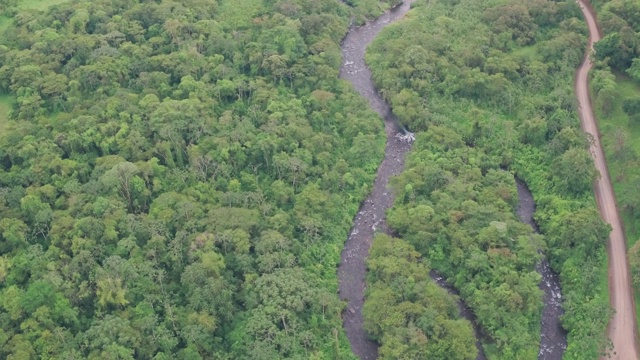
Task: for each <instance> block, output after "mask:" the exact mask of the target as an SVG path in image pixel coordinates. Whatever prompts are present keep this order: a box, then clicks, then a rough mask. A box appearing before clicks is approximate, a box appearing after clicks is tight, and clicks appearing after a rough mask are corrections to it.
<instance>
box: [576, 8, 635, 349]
mask: <svg viewBox="0 0 640 360" xmlns="http://www.w3.org/2000/svg"><path fill="white" fill-rule="evenodd" d="M578 3H579V4H580V8H581V9H582V13H583V14H584V17H585V20H586V22H587V26H588V27H589V51H587V55H585V59H584V61H583V62H582V65H580V68H578V72H577V74H576V82H575V91H576V96H577V97H578V102H579V104H580V108H579V110H578V113H579V115H580V122H581V124H582V129H583V130H584V131H585V132H587V133H589V134H591V136H593V140H594V141H593V142H592V144H591V148H590V150H591V155H592V156H593V159H594V162H595V165H596V168H597V169H598V171H600V175H601V177H600V179H598V180H597V181H596V183H595V186H594V188H595V189H594V190H595V195H596V201H597V202H598V207H599V208H600V214H601V215H602V218H603V219H604V220H605V221H606V222H607V223H609V224H611V227H612V230H611V234H610V235H609V246H608V251H609V297H610V302H611V306H612V307H613V308H614V310H615V314H614V315H613V318H612V319H611V321H610V323H609V337H610V338H611V341H612V342H613V352H612V354H611V355H612V356H611V357H610V359H620V360H637V359H638V350H637V349H638V346H637V343H636V338H637V336H636V329H637V327H636V312H635V304H634V301H633V290H632V287H631V280H630V275H629V265H628V263H627V247H626V243H625V238H624V232H623V230H622V225H621V222H620V217H619V215H618V209H617V207H616V199H615V196H614V194H613V188H612V187H611V179H610V178H609V170H608V169H607V162H606V159H605V157H604V153H603V151H602V146H601V145H600V136H599V134H598V126H597V124H596V120H595V117H594V115H593V110H592V109H591V102H590V99H589V88H588V73H589V70H590V69H591V66H592V64H591V61H590V60H589V53H590V50H592V49H593V44H594V43H595V42H596V41H598V40H599V39H600V31H599V29H598V25H597V23H596V19H595V15H594V12H593V9H592V8H591V5H590V4H589V3H588V2H587V0H579V1H578Z"/></svg>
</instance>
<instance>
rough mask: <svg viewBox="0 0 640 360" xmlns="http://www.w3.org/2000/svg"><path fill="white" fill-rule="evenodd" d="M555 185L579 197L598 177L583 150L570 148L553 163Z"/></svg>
mask: <svg viewBox="0 0 640 360" xmlns="http://www.w3.org/2000/svg"><path fill="white" fill-rule="evenodd" d="M553 169H554V178H555V181H556V184H557V185H558V186H559V187H560V188H561V189H562V191H564V192H566V193H567V194H573V195H580V194H582V193H584V192H585V191H588V190H590V189H591V187H592V186H593V182H594V181H595V180H596V179H597V178H598V176H600V175H599V174H598V171H597V170H596V169H595V166H594V165H593V159H591V156H590V155H589V153H588V152H587V151H586V150H584V149H579V148H575V147H572V148H570V149H569V150H567V151H565V152H564V154H562V155H561V156H560V157H558V158H556V160H555V161H554V163H553Z"/></svg>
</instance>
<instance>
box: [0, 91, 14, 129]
mask: <svg viewBox="0 0 640 360" xmlns="http://www.w3.org/2000/svg"><path fill="white" fill-rule="evenodd" d="M12 106H13V96H11V95H2V96H0V133H3V132H4V129H6V128H7V125H8V124H9V116H8V115H9V111H10V110H11V107H12Z"/></svg>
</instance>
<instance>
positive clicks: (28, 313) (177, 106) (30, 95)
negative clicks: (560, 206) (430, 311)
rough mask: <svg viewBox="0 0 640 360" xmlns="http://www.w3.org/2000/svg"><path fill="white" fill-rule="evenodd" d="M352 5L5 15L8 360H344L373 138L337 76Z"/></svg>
mask: <svg viewBox="0 0 640 360" xmlns="http://www.w3.org/2000/svg"><path fill="white" fill-rule="evenodd" d="M358 3H362V4H360V6H359V7H358V8H356V10H351V9H350V8H349V7H348V6H346V5H344V4H341V3H339V2H338V1H335V0H246V1H240V2H238V1H235V0H183V1H171V0H158V1H151V0H92V1H77V0H75V1H70V2H67V3H63V4H58V5H54V6H51V7H50V8H48V9H47V10H46V11H40V10H33V9H23V8H20V7H15V6H14V5H16V3H15V2H13V3H11V2H3V5H5V6H4V7H3V11H4V12H5V15H6V16H8V17H11V18H12V19H13V21H11V22H10V24H8V25H7V28H6V29H5V30H4V36H3V38H2V39H1V40H0V91H1V92H2V93H3V94H4V97H3V99H8V101H7V103H8V104H9V103H10V104H12V105H11V106H12V108H11V111H10V114H9V115H10V116H9V117H8V118H7V119H3V120H2V124H1V128H2V129H4V131H3V132H2V134H0V219H1V220H0V358H6V359H15V360H17V359H33V358H42V359H133V358H135V359H151V358H153V359H246V358H252V359H256V360H258V359H282V358H290V359H340V358H342V359H348V358H352V355H350V351H349V347H348V344H347V343H346V338H345V337H344V335H343V331H342V329H341V318H340V312H341V311H342V308H343V304H342V303H341V302H340V301H339V300H338V296H337V295H336V288H337V281H336V270H335V266H336V263H337V261H338V260H339V254H340V250H341V248H342V244H343V243H344V241H345V239H346V237H347V232H348V230H349V228H350V226H351V220H352V217H353V216H354V214H355V212H356V210H357V208H358V206H359V203H360V201H361V200H362V199H363V197H364V196H365V195H366V194H367V193H368V191H369V189H370V186H371V184H372V182H373V178H374V172H375V169H376V168H377V166H378V164H379V162H380V160H381V158H382V155H383V147H384V132H383V123H382V121H381V119H380V118H379V117H378V116H377V115H375V113H373V112H372V111H369V110H368V107H367V103H366V102H365V100H363V99H361V98H360V97H359V96H356V95H355V92H354V91H353V90H352V88H351V87H350V86H348V85H347V83H346V82H344V81H341V80H338V69H339V66H340V63H341V56H340V48H339V42H340V41H341V39H342V37H343V36H344V34H345V32H346V30H347V28H348V25H349V23H350V19H351V17H352V16H353V15H358V16H360V17H362V16H364V15H362V14H365V13H368V12H372V11H373V10H371V11H365V10H358V9H365V5H366V4H370V3H373V2H364V1H361V2H358ZM356 5H358V4H356ZM388 5H389V4H382V7H379V8H377V10H376V11H380V9H384V8H385V7H387V6H388ZM444 306H445V307H447V309H449V310H451V306H450V305H444Z"/></svg>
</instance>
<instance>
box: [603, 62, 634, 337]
mask: <svg viewBox="0 0 640 360" xmlns="http://www.w3.org/2000/svg"><path fill="white" fill-rule="evenodd" d="M616 90H617V91H618V93H619V96H618V97H617V98H616V99H615V103H614V110H613V112H612V113H611V114H609V115H608V116H605V115H604V114H603V113H602V111H601V109H600V108H598V107H596V115H597V117H598V128H599V130H600V137H601V140H602V145H603V147H604V151H605V156H606V157H607V164H608V166H609V174H610V175H611V181H612V183H613V190H614V192H615V194H616V198H617V199H621V198H622V197H623V196H625V195H624V194H626V193H628V192H629V191H638V189H635V185H634V183H635V181H634V180H635V179H640V166H629V164H625V163H623V162H620V161H618V160H617V159H616V158H615V156H614V145H615V133H616V131H617V130H618V129H623V130H624V131H626V132H627V134H628V135H629V140H628V141H629V142H628V144H629V146H630V147H631V148H632V149H633V151H634V152H635V153H636V154H640V123H635V122H632V121H630V119H629V117H628V116H627V114H626V113H625V112H624V111H623V110H622V103H623V102H624V100H625V99H628V98H631V97H634V96H638V95H640V86H638V85H637V84H636V83H634V82H633V81H632V80H631V79H629V78H628V77H626V76H625V75H622V74H616ZM620 215H621V216H622V222H623V226H624V231H625V235H626V238H627V248H631V247H632V246H633V245H634V244H635V243H636V242H637V241H638V240H639V239H640V221H638V220H637V219H635V218H633V217H632V216H630V214H628V213H626V212H625V211H621V212H620ZM635 301H636V317H637V322H638V324H640V289H635Z"/></svg>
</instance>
